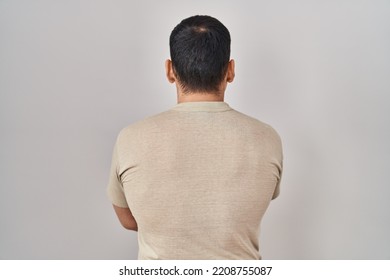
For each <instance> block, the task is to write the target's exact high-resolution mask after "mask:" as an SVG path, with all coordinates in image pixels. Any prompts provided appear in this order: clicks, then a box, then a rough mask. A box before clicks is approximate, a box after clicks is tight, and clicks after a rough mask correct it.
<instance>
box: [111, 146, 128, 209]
mask: <svg viewBox="0 0 390 280" xmlns="http://www.w3.org/2000/svg"><path fill="white" fill-rule="evenodd" d="M107 194H108V198H109V199H110V201H111V203H112V204H114V205H115V206H118V207H122V208H128V207H129V206H128V204H127V201H126V197H125V193H124V190H123V185H122V182H121V179H120V176H119V161H118V143H116V144H115V146H114V151H113V153H112V161H111V169H110V176H109V181H108V187H107Z"/></svg>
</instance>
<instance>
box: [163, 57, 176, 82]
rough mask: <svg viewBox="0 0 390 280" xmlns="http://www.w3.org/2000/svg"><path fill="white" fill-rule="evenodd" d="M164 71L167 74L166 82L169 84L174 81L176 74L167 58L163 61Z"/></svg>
mask: <svg viewBox="0 0 390 280" xmlns="http://www.w3.org/2000/svg"><path fill="white" fill-rule="evenodd" d="M165 73H166V75H167V79H168V82H170V83H171V84H172V83H174V82H176V76H175V73H174V72H173V67H172V60H170V59H167V60H166V61H165Z"/></svg>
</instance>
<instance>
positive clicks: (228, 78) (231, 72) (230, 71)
mask: <svg viewBox="0 0 390 280" xmlns="http://www.w3.org/2000/svg"><path fill="white" fill-rule="evenodd" d="M234 66H235V62H234V60H233V59H231V60H230V61H229V64H228V69H227V75H226V81H227V82H228V83H231V82H233V80H234V77H235V76H236V73H235V72H234Z"/></svg>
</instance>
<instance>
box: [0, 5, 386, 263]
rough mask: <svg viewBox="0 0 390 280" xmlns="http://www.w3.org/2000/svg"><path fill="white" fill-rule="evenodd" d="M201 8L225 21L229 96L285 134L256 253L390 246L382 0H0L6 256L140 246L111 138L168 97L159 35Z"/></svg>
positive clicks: (82, 254)
mask: <svg viewBox="0 0 390 280" xmlns="http://www.w3.org/2000/svg"><path fill="white" fill-rule="evenodd" d="M195 14H207V15H212V16H214V17H216V18H218V19H219V20H221V21H222V22H223V23H224V24H225V25H226V26H227V27H228V29H229V30H230V32H231V36H232V58H234V59H235V60H236V80H235V82H234V83H233V84H231V85H230V86H229V88H228V90H227V93H226V102H228V103H229V104H230V105H231V107H233V108H235V109H237V110H239V111H241V112H243V113H246V114H248V115H251V116H253V117H256V118H258V119H260V120H262V121H264V122H267V123H269V124H271V125H272V126H273V127H274V128H275V129H276V130H277V131H278V132H279V134H280V136H281V137H282V140H283V146H284V157H285V161H284V174H283V179H282V185H281V195H280V197H279V198H278V199H277V200H275V201H273V202H272V203H271V205H270V208H269V210H268V212H267V213H266V215H265V218H264V220H263V224H262V228H261V236H260V241H261V254H262V256H263V258H264V259H389V258H390V242H389V236H390V207H389V203H388V200H389V197H390V190H389V183H388V178H387V175H388V173H389V166H390V158H389V155H390V153H389V152H390V149H389V143H390V113H389V109H390V108H389V107H390V106H389V101H390V100H389V99H390V98H389V94H390V53H389V50H390V17H389V14H390V2H389V1H385V0H383V1H380V0H376V1H372V0H371V1H369V0H366V1H364V0H355V1H352V0H351V1H345V0H344V1H336V0H335V1H325V0H324V1H303V0H301V1H289V0H279V1H278V0H277V1H222V0H221V1H216V0H214V1H211V0H208V1H203V0H196V1H184V0H181V1H179V0H175V1H125V0H122V1H119V0H110V1H108V0H107V1H103V0H99V1H96V0H93V1H92V0H90V1H76V0H69V1H50V0H35V1H28V0H26V1H21V0H12V1H11V0H0V259H129V258H130V259H135V258H136V257H137V235H136V233H134V232H127V231H126V230H124V229H122V228H121V227H120V225H119V222H118V221H117V220H116V217H115V215H114V213H113V211H112V207H111V205H110V203H109V201H108V199H107V197H106V192H105V191H106V184H107V181H108V172H109V166H110V161H111V152H112V148H113V144H114V141H115V138H116V136H117V133H118V132H119V130H120V129H121V128H123V127H124V126H126V125H128V124H131V123H133V122H135V121H137V120H140V119H142V118H144V117H146V116H150V115H153V114H156V113H159V112H161V111H163V110H167V109H169V108H170V107H172V106H174V104H175V102H176V97H175V88H174V86H172V85H170V84H168V82H167V81H166V79H165V76H164V60H165V59H166V58H168V57H169V47H168V38H169V35H170V32H171V31H172V29H173V28H174V26H175V25H176V24H178V23H179V22H180V21H181V20H182V19H183V18H186V17H188V16H191V15H195ZM237 187H239V186H237Z"/></svg>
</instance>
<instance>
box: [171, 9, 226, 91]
mask: <svg viewBox="0 0 390 280" xmlns="http://www.w3.org/2000/svg"><path fill="white" fill-rule="evenodd" d="M230 41H231V40H230V33H229V30H228V29H227V28H226V27H225V26H224V25H223V24H222V23H221V22H220V21H219V20H217V19H215V18H213V17H210V16H192V17H189V18H186V19H184V20H182V21H181V22H180V23H179V24H178V25H177V26H176V27H175V28H174V29H173V31H172V33H171V36H170V38H169V47H170V53H171V60H172V66H173V71H174V73H175V75H176V77H177V79H178V80H179V82H180V84H181V86H182V87H183V89H184V92H187V91H192V92H217V91H218V89H219V86H220V85H221V82H222V81H223V79H224V77H225V75H226V71H227V67H228V64H229V60H230Z"/></svg>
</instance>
